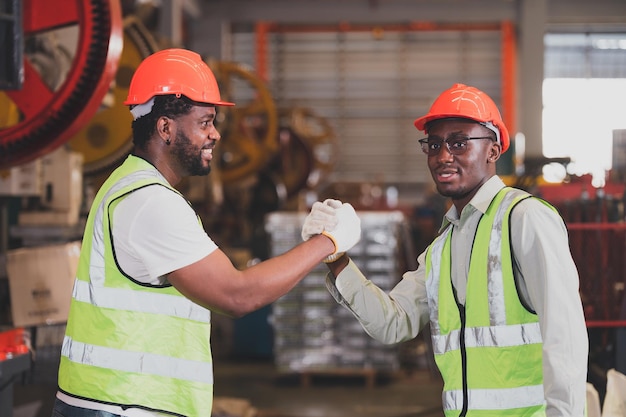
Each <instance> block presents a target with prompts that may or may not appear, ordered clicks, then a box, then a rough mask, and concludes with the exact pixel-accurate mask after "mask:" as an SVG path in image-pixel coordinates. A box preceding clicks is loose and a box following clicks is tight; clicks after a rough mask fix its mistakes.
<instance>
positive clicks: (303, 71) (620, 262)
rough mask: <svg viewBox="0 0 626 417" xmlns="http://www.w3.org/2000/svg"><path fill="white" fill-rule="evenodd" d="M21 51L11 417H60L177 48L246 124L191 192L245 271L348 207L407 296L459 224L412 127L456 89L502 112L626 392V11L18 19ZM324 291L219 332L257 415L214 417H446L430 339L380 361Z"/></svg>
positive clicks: (555, 2)
mask: <svg viewBox="0 0 626 417" xmlns="http://www.w3.org/2000/svg"><path fill="white" fill-rule="evenodd" d="M0 41H1V42H2V45H3V48H2V50H1V51H0V60H1V61H0V331H1V333H0V335H2V337H0V359H1V360H0V417H4V416H5V415H7V416H8V415H12V414H14V412H15V413H16V414H19V415H20V416H23V417H29V416H31V415H37V414H38V413H39V414H40V415H49V412H50V408H49V407H50V403H51V401H52V398H53V396H54V391H55V389H56V368H57V366H58V360H59V347H60V343H61V340H62V337H63V331H64V321H65V320H66V318H67V309H68V307H69V296H70V294H71V286H72V282H73V274H74V271H75V267H76V254H77V252H78V250H79V245H80V239H81V237H82V232H83V227H84V221H85V217H86V213H87V211H88V209H89V207H90V204H91V201H92V199H93V196H94V194H95V192H96V191H97V189H98V188H99V187H100V185H101V184H102V182H103V181H104V179H105V178H106V177H107V176H108V175H109V173H110V172H111V171H112V170H113V169H114V168H115V167H116V166H117V165H118V164H119V163H120V162H121V161H122V160H123V159H124V158H125V157H126V155H128V153H129V152H131V151H132V141H131V134H132V132H131V127H130V124H131V121H132V118H131V115H130V113H129V111H128V109H127V107H126V106H124V105H123V104H122V102H123V100H124V99H125V97H126V94H127V90H128V86H129V82H130V79H131V77H132V75H133V73H134V70H135V69H136V68H137V66H138V65H139V63H140V62H141V60H142V59H143V58H145V57H146V56H148V55H150V54H152V53H154V52H156V51H158V50H160V49H164V48H169V47H184V48H188V49H191V50H194V51H196V52H198V53H200V54H201V56H202V57H203V58H204V59H205V61H206V62H207V64H208V65H209V66H210V67H211V68H212V70H213V71H214V73H215V75H216V77H217V79H218V82H219V84H220V90H221V93H222V98H223V99H225V100H228V101H233V102H235V103H236V104H237V105H236V106H235V107H233V108H220V109H219V113H218V129H219V130H220V132H221V135H222V140H221V142H220V144H219V146H218V148H217V155H216V156H217V158H215V159H214V161H213V171H212V173H211V175H209V176H208V177H195V178H188V179H186V180H184V181H183V183H181V184H180V186H179V189H180V191H181V192H182V193H183V194H184V195H185V196H186V197H187V198H188V200H189V201H190V202H191V203H192V204H193V206H194V207H195V209H196V211H197V212H198V214H199V215H200V217H201V218H202V221H203V224H204V227H205V228H206V230H207V232H208V233H209V235H210V236H211V237H212V238H213V240H215V241H216V242H217V243H218V244H219V245H220V247H221V248H222V249H223V250H224V251H225V252H226V253H227V254H228V256H229V257H230V258H231V259H232V261H233V263H234V264H235V265H236V266H237V267H239V268H246V267H248V266H250V265H252V264H254V263H256V262H259V261H261V260H264V259H267V258H268V257H270V256H274V255H277V254H280V253H282V252H284V251H285V250H287V249H289V248H291V247H292V246H294V245H295V244H297V243H299V242H300V237H299V236H300V232H299V231H300V226H301V223H302V221H303V219H304V216H305V215H306V213H307V210H308V209H309V208H310V206H311V205H312V203H313V202H315V201H317V200H322V199H325V198H338V199H341V200H343V201H347V202H350V203H351V204H353V205H354V206H355V208H356V209H357V210H358V211H359V214H360V215H361V217H362V219H363V239H362V240H361V242H360V243H359V245H358V246H357V247H356V248H355V249H354V251H353V252H354V253H351V255H353V258H354V260H355V262H357V264H358V265H359V266H360V267H361V268H362V269H363V270H364V271H365V272H366V273H367V275H368V276H369V277H370V278H371V279H372V281H374V282H375V283H376V284H378V285H379V286H381V287H383V288H385V289H390V288H391V287H393V285H395V283H397V282H398V280H399V279H400V277H401V274H402V273H403V272H404V271H406V270H408V269H411V268H414V267H415V266H416V258H417V256H418V255H419V253H421V251H422V250H424V249H425V247H426V245H427V244H428V243H429V242H430V241H431V239H432V238H433V237H434V234H435V233H436V231H437V229H438V226H439V224H440V221H441V218H442V215H443V213H444V212H445V210H446V209H447V208H448V207H447V204H448V202H447V201H445V200H444V199H442V198H441V197H439V196H438V195H437V193H436V192H435V190H434V189H433V187H432V182H431V179H430V174H429V172H428V169H427V166H426V163H425V161H426V159H425V157H424V155H423V154H422V153H421V151H420V150H419V146H418V143H417V140H418V139H419V138H421V132H418V131H417V130H415V128H414V126H413V120H414V119H415V118H416V117H418V116H420V115H422V114H424V113H426V112H427V110H428V108H429V107H430V105H431V104H432V102H433V100H434V99H435V98H436V97H437V95H438V94H439V93H440V92H441V91H443V90H445V89H447V88H448V87H450V86H451V85H452V84H454V83H457V82H461V83H465V84H469V85H473V86H476V87H477V88H479V89H481V90H483V91H485V92H487V93H488V94H489V95H490V96H491V97H492V98H493V99H494V100H495V101H496V103H497V104H498V106H499V108H500V109H501V112H502V116H503V118H504V121H505V123H506V125H507V127H508V129H509V131H510V133H511V136H512V145H511V148H510V150H509V151H508V152H507V153H505V154H504V155H503V157H502V158H501V159H500V161H499V162H498V173H499V174H500V175H501V176H502V178H503V179H504V180H505V182H506V183H507V184H509V185H512V186H516V187H519V188H522V189H525V190H528V191H530V192H533V193H535V194H536V195H538V196H541V197H543V198H545V199H546V200H548V201H549V202H551V203H552V204H553V205H555V206H556V207H557V208H558V209H559V210H560V212H561V214H562V215H563V217H564V218H565V220H566V223H567V226H568V229H569V232H570V245H571V248H572V253H573V255H574V258H575V261H576V264H577V266H578V268H579V272H580V283H581V296H582V299H583V303H584V308H585V314H586V318H587V324H588V329H589V337H590V358H589V361H590V366H589V377H588V380H589V382H590V385H591V386H592V387H593V388H594V389H595V390H596V391H597V393H598V398H599V401H600V402H602V400H603V399H604V396H605V393H606V386H607V372H608V371H609V370H611V369H615V370H617V371H619V372H621V373H624V372H626V335H625V333H624V332H625V330H624V327H625V326H626V301H625V297H624V284H625V276H626V271H625V269H626V266H625V260H624V259H625V258H626V256H625V255H626V249H625V243H626V226H625V225H624V220H625V213H624V204H625V203H626V193H625V179H626V104H625V102H624V100H623V97H626V2H624V1H623V0H596V1H593V2H590V1H586V0H474V1H471V2H470V1H463V0H333V1H330V0H316V1H312V0H289V1H287V0H63V1H60V2H50V1H47V0H0ZM325 273H326V268H325V267H324V266H320V267H319V268H318V269H316V270H315V271H313V272H312V273H311V274H310V276H307V278H305V280H304V281H303V282H302V283H301V284H300V285H299V286H298V287H297V288H296V289H295V290H294V291H292V292H291V293H290V294H288V295H286V296H285V297H283V298H281V299H280V300H278V301H277V302H276V303H274V304H273V305H271V306H268V307H265V308H262V309H261V310H259V311H257V312H255V313H252V314H250V315H248V316H246V317H244V318H241V319H237V320H234V319H229V318H226V317H223V316H218V315H214V316H213V332H214V334H213V336H212V341H213V342H212V344H213V350H214V356H215V358H216V359H215V363H216V394H217V395H218V397H220V396H224V397H228V398H237V399H238V401H235V402H230V403H226V405H225V407H226V408H225V409H223V410H222V409H220V410H217V409H216V410H214V414H215V415H244V414H245V413H248V415H252V414H251V413H256V415H265V416H270V415H286V416H287V415H288V416H293V417H296V416H308V415H326V416H329V415H337V416H340V415H371V416H379V415H380V416H417V415H420V416H424V415H441V411H440V405H438V403H439V402H440V400H439V391H440V388H439V385H440V380H439V378H438V375H437V372H436V370H434V368H433V364H432V359H431V356H430V352H429V347H428V346H429V345H428V334H425V335H420V336H418V338H416V339H415V340H412V341H409V342H406V343H402V344H399V345H394V346H383V345H380V344H378V343H376V342H375V341H373V340H372V339H370V338H369V337H368V336H367V335H366V334H365V333H364V332H363V331H362V329H361V328H360V326H359V325H358V323H357V322H356V320H355V319H354V318H353V317H352V316H351V315H349V314H346V313H347V312H346V311H345V310H343V309H340V308H338V306H337V305H336V304H335V302H334V301H333V300H331V299H330V296H329V295H328V293H327V291H326V289H325V287H324V276H325ZM2 349H3V350H2ZM3 351H4V352H3ZM222 366H229V367H225V368H222ZM220 375H221V379H220ZM354 379H356V380H357V383H356V384H355V383H354ZM220 382H222V384H221V385H220ZM247 384H250V385H247ZM328 384H330V385H331V388H330V389H329V390H325V391H322V393H323V395H320V396H319V397H316V396H315V395H311V392H312V391H311V390H314V389H316V386H317V388H321V389H323V390H324V389H325V388H328V386H327V385H328ZM220 386H222V387H224V388H223V391H220V389H222V388H220ZM281 389H283V390H284V389H288V391H287V392H288V394H285V392H284V391H281ZM344 389H348V391H344ZM407 389H408V390H409V391H408V392H405V391H404V390H407ZM289 390H290V391H289ZM410 390H413V391H416V390H421V392H431V391H432V395H425V396H418V397H419V398H416V396H415V395H413V394H411V392H412V391H410ZM429 390H431V391H429ZM329 392H335V393H338V394H339V395H337V397H338V398H337V399H336V400H333V403H332V404H334V406H330V405H328V404H330V401H331V400H330V399H329V398H330V397H329V395H330V394H329ZM320 398H321V399H322V400H323V401H320ZM289 399H291V402H290V401H289ZM296 399H297V400H296ZM368 399H369V402H371V404H369V403H368ZM241 401H243V404H244V405H243V408H241V407H242V402H241ZM324 401H329V403H327V404H326V408H323V409H321V411H320V408H319V407H321V406H322V404H323V403H324ZM335 401H336V402H335ZM358 403H364V404H369V405H367V406H363V407H364V408H358V409H357V408H355V404H358ZM281 405H282V406H281ZM248 406H249V407H248ZM237 407H239V410H238V411H235V409H237ZM333 407H334V408H333ZM403 407H404V408H403ZM270 409H271V410H272V411H271V412H270V411H268V410H270ZM331 409H334V410H337V411H336V413H335V414H333V412H332V411H330V410H331ZM242 410H243V411H242ZM252 410H253V411H252ZM281 410H282V411H281ZM338 410H345V414H341V411H338ZM281 412H282V413H283V414H280V413H281ZM220 413H222V414H220ZM237 413H239V414H237ZM272 413H273V414H272ZM316 413H317V414H316ZM429 413H430V414H429Z"/></svg>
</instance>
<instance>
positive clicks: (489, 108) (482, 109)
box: [414, 84, 510, 153]
mask: <svg viewBox="0 0 626 417" xmlns="http://www.w3.org/2000/svg"><path fill="white" fill-rule="evenodd" d="M454 117H460V118H464V119H471V120H475V121H477V122H478V123H480V124H482V125H483V126H485V127H487V128H489V129H491V130H493V131H494V132H496V135H497V137H498V140H499V142H500V144H501V145H502V152H503V153H504V152H506V150H507V149H509V144H510V139H509V131H508V130H507V128H506V126H505V125H504V122H503V121H502V116H501V115H500V111H499V110H498V107H497V106H496V103H494V102H493V100H492V99H491V97H489V96H488V95H487V94H485V93H484V92H482V91H480V90H479V89H477V88H475V87H470V86H467V85H465V84H455V85H453V86H452V87H450V88H449V89H447V90H446V91H444V92H443V93H441V94H440V95H439V97H437V99H436V100H435V102H434V103H433V105H432V106H431V107H430V110H429V111H428V113H427V114H426V115H424V116H422V117H420V118H418V119H415V123H414V124H415V127H416V128H418V129H419V130H422V131H426V127H425V126H426V124H427V123H428V122H431V121H433V120H437V119H447V118H454Z"/></svg>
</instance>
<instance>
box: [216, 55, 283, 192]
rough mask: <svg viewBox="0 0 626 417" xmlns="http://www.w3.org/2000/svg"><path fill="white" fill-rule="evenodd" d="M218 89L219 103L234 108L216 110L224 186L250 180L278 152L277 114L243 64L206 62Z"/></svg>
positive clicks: (265, 88)
mask: <svg viewBox="0 0 626 417" xmlns="http://www.w3.org/2000/svg"><path fill="white" fill-rule="evenodd" d="M208 64H209V66H210V67H211V69H212V70H213V72H214V73H215V77H216V78H217V82H218V83H219V86H220V92H221V94H222V99H224V100H226V101H231V102H234V103H235V106H234V107H225V108H220V109H219V110H218V118H219V120H218V129H219V130H220V133H221V134H222V140H221V141H220V144H219V145H218V147H217V149H218V152H219V158H218V163H217V165H218V169H219V172H220V178H221V180H222V181H223V182H224V183H225V184H229V183H233V182H239V181H245V180H249V179H250V178H251V177H253V176H254V175H256V174H257V173H258V172H259V171H260V170H261V169H263V167H265V166H266V165H267V163H268V162H269V161H270V160H271V159H272V157H273V156H274V154H275V153H276V151H277V150H278V147H279V146H278V140H277V136H278V113H277V111H276V106H275V104H274V99H273V98H272V95H271V93H270V90H269V88H268V86H267V84H266V83H265V81H263V80H262V79H261V78H259V77H258V76H257V75H256V74H255V73H254V72H253V71H252V70H251V69H249V68H247V67H246V66H245V65H243V64H238V63H233V62H224V61H209V62H208Z"/></svg>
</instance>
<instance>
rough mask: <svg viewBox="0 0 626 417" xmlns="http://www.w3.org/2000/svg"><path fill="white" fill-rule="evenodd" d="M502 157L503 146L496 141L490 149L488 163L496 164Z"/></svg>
mask: <svg viewBox="0 0 626 417" xmlns="http://www.w3.org/2000/svg"><path fill="white" fill-rule="evenodd" d="M500 155H502V145H500V144H499V143H498V142H495V141H494V142H493V143H492V144H491V146H490V147H489V155H488V156H487V162H488V163H495V162H496V161H497V160H498V159H500Z"/></svg>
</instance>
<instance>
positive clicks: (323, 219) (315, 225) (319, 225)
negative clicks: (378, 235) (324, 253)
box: [302, 199, 361, 263]
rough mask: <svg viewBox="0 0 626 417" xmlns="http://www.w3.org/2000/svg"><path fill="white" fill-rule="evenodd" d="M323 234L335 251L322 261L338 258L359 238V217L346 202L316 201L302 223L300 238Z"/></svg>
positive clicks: (332, 260)
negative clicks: (331, 242) (332, 244)
mask: <svg viewBox="0 0 626 417" xmlns="http://www.w3.org/2000/svg"><path fill="white" fill-rule="evenodd" d="M319 234H323V235H325V236H327V237H328V238H329V239H330V240H332V241H333V243H334V244H335V252H334V253H333V254H332V255H329V256H328V257H327V258H326V259H324V262H326V263H330V262H334V261H336V260H337V259H339V258H340V257H341V256H342V255H343V254H344V253H346V252H347V251H348V250H350V249H351V248H352V247H353V246H354V245H356V244H357V243H358V242H359V240H360V239H361V219H359V217H358V216H357V215H356V212H355V211H354V208H353V207H352V206H351V205H350V204H348V203H342V202H341V201H339V200H332V199H328V200H325V201H324V202H323V203H322V202H320V201H317V202H315V203H314V204H313V206H312V207H311V212H310V213H309V214H308V215H307V216H306V218H305V219H304V224H303V225H302V240H309V239H310V238H311V237H312V236H314V235H319Z"/></svg>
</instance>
